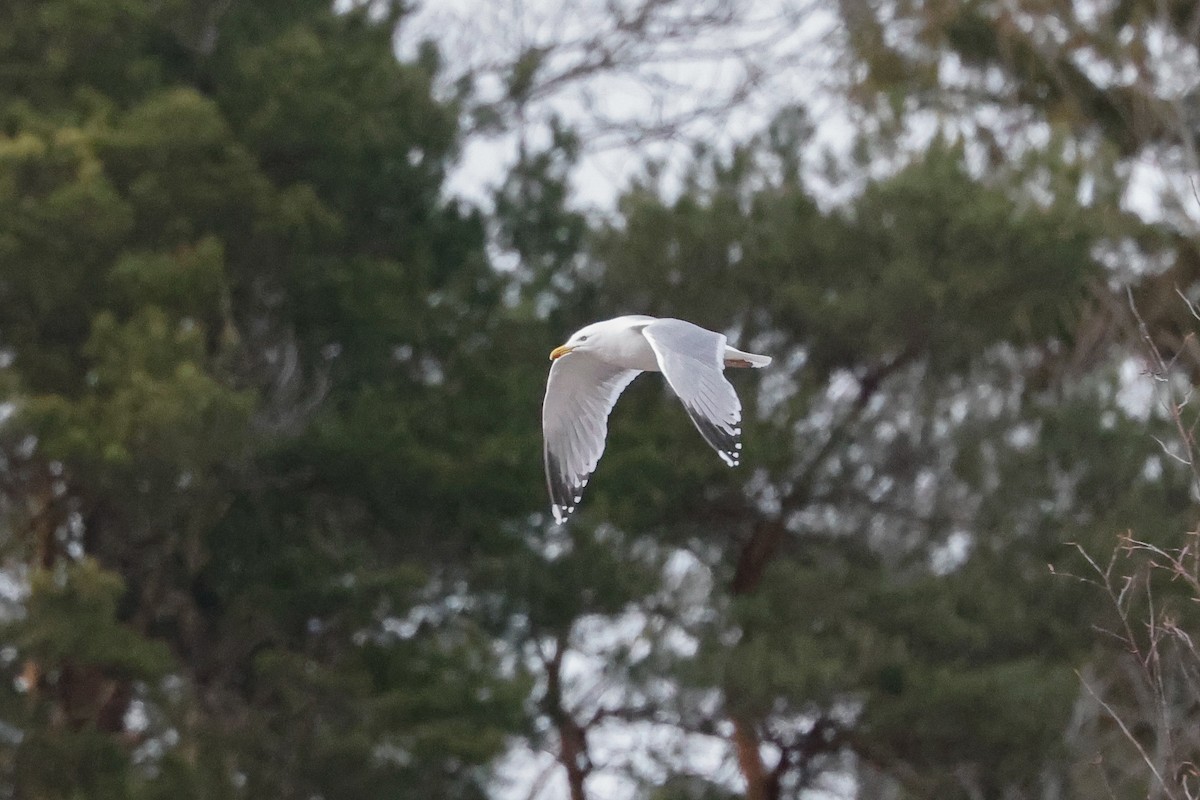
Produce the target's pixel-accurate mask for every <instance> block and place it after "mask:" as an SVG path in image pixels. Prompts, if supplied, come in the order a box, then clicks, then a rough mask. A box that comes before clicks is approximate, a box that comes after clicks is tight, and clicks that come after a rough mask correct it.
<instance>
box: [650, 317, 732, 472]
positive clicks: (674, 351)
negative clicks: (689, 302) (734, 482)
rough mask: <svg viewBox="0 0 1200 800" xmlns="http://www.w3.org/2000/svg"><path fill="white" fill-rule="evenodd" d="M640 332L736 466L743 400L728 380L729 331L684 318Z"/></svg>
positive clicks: (704, 432)
mask: <svg viewBox="0 0 1200 800" xmlns="http://www.w3.org/2000/svg"><path fill="white" fill-rule="evenodd" d="M642 334H643V335H644V336H645V337H646V339H647V340H648V341H649V342H650V347H651V348H653V350H654V355H655V356H656V357H657V358H658V366H659V368H661V369H662V372H663V375H664V376H665V377H666V379H667V383H669V384H671V388H672V389H674V390H675V394H677V395H679V399H680V400H682V401H683V407H684V408H685V409H686V410H687V413H688V416H690V417H691V418H692V422H693V423H695V425H696V429H697V430H699V431H700V435H701V436H703V437H704V440H705V441H706V442H708V443H709V444H710V445H712V448H713V449H714V450H716V451H717V455H719V456H720V457H721V459H722V460H723V461H724V462H725V463H726V464H728V465H729V466H731V467H734V466H737V463H738V460H739V459H740V458H741V456H742V453H741V450H742V443H741V442H740V441H738V440H739V438H740V437H741V435H742V428H741V421H742V404H741V401H739V400H738V396H737V392H735V391H734V390H733V386H732V385H731V384H730V383H729V381H727V380H725V374H724V371H725V361H724V356H725V336H724V335H723V334H720V333H714V332H713V331H710V330H705V329H704V328H701V327H700V326H698V325H693V324H692V323H690V322H684V321H683V320H680V319H660V320H658V321H656V322H651V323H650V324H649V325H647V326H646V327H645V328H643V329H642Z"/></svg>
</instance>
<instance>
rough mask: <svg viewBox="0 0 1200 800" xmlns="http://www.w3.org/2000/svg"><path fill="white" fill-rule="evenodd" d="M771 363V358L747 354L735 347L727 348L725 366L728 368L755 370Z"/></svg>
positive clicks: (727, 346)
mask: <svg viewBox="0 0 1200 800" xmlns="http://www.w3.org/2000/svg"><path fill="white" fill-rule="evenodd" d="M770 363H771V357H770V356H760V355H758V354H757V353H745V352H742V351H741V350H738V349H737V348H735V347H730V346H729V345H726V346H725V366H727V367H754V368H755V369H760V368H762V367H765V366H767V365H768V364H770Z"/></svg>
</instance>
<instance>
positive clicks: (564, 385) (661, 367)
mask: <svg viewBox="0 0 1200 800" xmlns="http://www.w3.org/2000/svg"><path fill="white" fill-rule="evenodd" d="M550 359H551V360H552V361H553V362H554V364H553V366H551V368H550V377H549V380H547V382H546V399H545V401H544V402H543V404H542V433H543V437H544V448H543V453H544V456H545V461H546V485H547V487H548V488H549V490H550V500H551V509H552V510H553V512H554V518H555V520H556V521H558V522H560V523H561V522H563V521H564V520H565V519H566V518H567V516H568V515H570V513H571V512H573V511H574V510H575V505H576V504H577V503H578V502H579V501H580V499H581V498H582V495H583V487H585V486H586V485H587V482H588V478H589V477H590V476H591V474H592V471H593V470H594V469H595V468H596V464H597V463H598V462H599V460H600V455H601V454H602V453H603V452H604V440H605V437H606V436H607V433H608V414H609V412H610V411H612V408H613V405H614V404H615V403H616V401H617V398H618V397H619V396H620V394H621V392H622V391H624V389H625V387H626V386H628V385H629V383H630V382H631V381H632V380H633V379H634V378H636V377H637V376H638V375H639V374H641V373H642V372H662V373H663V375H664V376H665V377H666V379H667V383H669V384H670V385H671V388H672V389H674V390H675V393H676V394H677V395H678V396H679V399H680V400H681V401H682V402H683V405H684V408H685V409H686V411H687V413H688V416H690V417H691V419H692V422H693V423H694V424H695V425H696V429H697V430H699V431H700V434H701V435H702V436H703V437H704V439H705V441H707V442H708V443H709V445H711V446H712V447H713V449H714V450H716V451H717V454H718V455H719V456H721V458H722V460H724V461H725V463H727V464H729V465H730V466H736V465H737V463H738V460H739V459H740V457H741V452H740V451H741V449H742V445H741V442H740V441H738V439H739V437H740V436H741V427H740V423H741V418H742V406H741V403H740V401H739V400H738V397H737V393H736V392H735V391H734V389H733V386H732V385H731V384H730V383H729V381H727V380H725V377H724V375H722V371H723V370H724V369H725V367H726V366H733V367H765V366H767V365H768V364H770V363H771V358H770V357H769V356H762V355H757V354H755V353H746V352H743V351H741V350H738V349H736V348H734V347H730V346H729V345H728V344H727V343H726V340H725V336H724V335H723V334H720V333H716V332H714V331H710V330H706V329H704V328H701V327H699V326H698V325H693V324H692V323H690V322H684V321H683V320H678V319H658V318H656V317H648V316H645V315H640V314H639V315H630V316H624V317H616V318H614V319H609V320H604V321H603V322H596V323H593V324H591V325H588V326H586V327H583V328H580V329H579V330H578V331H576V332H575V333H574V334H572V335H571V338H570V339H568V340H567V343H566V344H564V345H562V346H561V347H556V348H555V349H554V350H553V351H552V352H551V353H550Z"/></svg>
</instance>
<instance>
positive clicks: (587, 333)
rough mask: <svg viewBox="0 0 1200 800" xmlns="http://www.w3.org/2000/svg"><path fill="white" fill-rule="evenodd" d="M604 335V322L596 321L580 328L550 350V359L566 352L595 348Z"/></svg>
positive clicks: (559, 356) (552, 359)
mask: <svg viewBox="0 0 1200 800" xmlns="http://www.w3.org/2000/svg"><path fill="white" fill-rule="evenodd" d="M604 337H605V329H604V323H602V322H597V323H593V324H591V325H588V326H587V327H584V328H580V329H579V330H577V331H575V332H574V333H573V334H571V338H569V339H567V342H566V344H563V345H560V346H558V347H556V348H554V349H553V350H551V351H550V360H551V361H554V360H555V359H556V358H562V357H563V356H565V355H566V354H567V353H586V352H587V351H589V350H593V349H595V348H596V347H597V346H598V345H599V343H600V342H601V341H603V339H604Z"/></svg>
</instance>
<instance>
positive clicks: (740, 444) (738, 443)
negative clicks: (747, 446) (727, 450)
mask: <svg viewBox="0 0 1200 800" xmlns="http://www.w3.org/2000/svg"><path fill="white" fill-rule="evenodd" d="M733 447H734V449H735V450H741V449H742V443H741V442H734V443H733Z"/></svg>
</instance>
